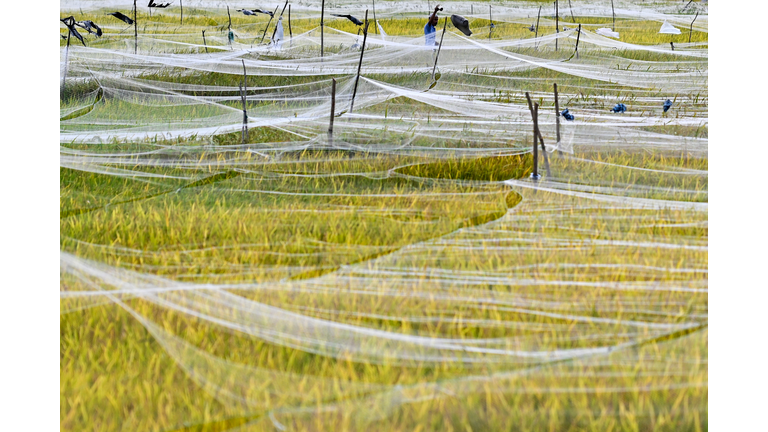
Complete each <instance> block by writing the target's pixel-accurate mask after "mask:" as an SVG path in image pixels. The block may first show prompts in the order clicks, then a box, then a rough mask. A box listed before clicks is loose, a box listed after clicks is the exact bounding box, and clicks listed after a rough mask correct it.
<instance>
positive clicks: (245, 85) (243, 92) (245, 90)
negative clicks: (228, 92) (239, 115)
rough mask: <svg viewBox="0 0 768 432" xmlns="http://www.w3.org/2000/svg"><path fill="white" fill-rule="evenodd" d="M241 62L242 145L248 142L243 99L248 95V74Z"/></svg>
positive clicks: (246, 118)
mask: <svg viewBox="0 0 768 432" xmlns="http://www.w3.org/2000/svg"><path fill="white" fill-rule="evenodd" d="M241 61H242V62H243V85H242V87H240V99H241V100H242V101H243V131H242V138H243V144H245V143H247V142H248V138H249V137H248V111H247V108H246V106H245V98H246V94H247V93H248V73H247V72H246V71H245V60H241Z"/></svg>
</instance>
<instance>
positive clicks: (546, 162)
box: [536, 108, 552, 177]
mask: <svg viewBox="0 0 768 432" xmlns="http://www.w3.org/2000/svg"><path fill="white" fill-rule="evenodd" d="M536 129H537V130H538V129H539V110H538V108H537V109H536ZM538 135H539V144H541V154H542V155H543V156H544V169H545V170H546V171H547V177H552V172H551V171H550V170H549V156H547V148H546V147H544V138H542V137H541V130H539V133H538Z"/></svg>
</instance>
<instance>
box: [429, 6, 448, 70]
mask: <svg viewBox="0 0 768 432" xmlns="http://www.w3.org/2000/svg"><path fill="white" fill-rule="evenodd" d="M447 25H448V17H445V21H443V33H442V34H441V35H440V45H438V46H437V55H436V56H435V65H434V66H433V67H432V80H433V81H434V80H435V70H437V59H438V57H440V48H442V47H443V36H445V27H446V26H447Z"/></svg>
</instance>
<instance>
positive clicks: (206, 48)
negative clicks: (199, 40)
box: [203, 30, 208, 53]
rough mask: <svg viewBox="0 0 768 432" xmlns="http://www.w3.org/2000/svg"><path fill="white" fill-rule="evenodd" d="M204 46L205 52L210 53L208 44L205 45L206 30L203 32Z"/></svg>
mask: <svg viewBox="0 0 768 432" xmlns="http://www.w3.org/2000/svg"><path fill="white" fill-rule="evenodd" d="M203 45H204V46H205V52H206V53H208V44H207V43H205V30H203Z"/></svg>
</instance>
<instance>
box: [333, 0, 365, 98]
mask: <svg viewBox="0 0 768 432" xmlns="http://www.w3.org/2000/svg"><path fill="white" fill-rule="evenodd" d="M323 1H325V0H323ZM367 38H368V9H366V10H365V28H364V29H363V47H362V49H361V50H360V63H358V64H357V77H356V78H355V88H354V90H352V103H350V104H349V112H352V108H354V107H355V96H357V82H358V81H359V80H360V68H361V67H362V66H363V54H365V40H366V39H367Z"/></svg>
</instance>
